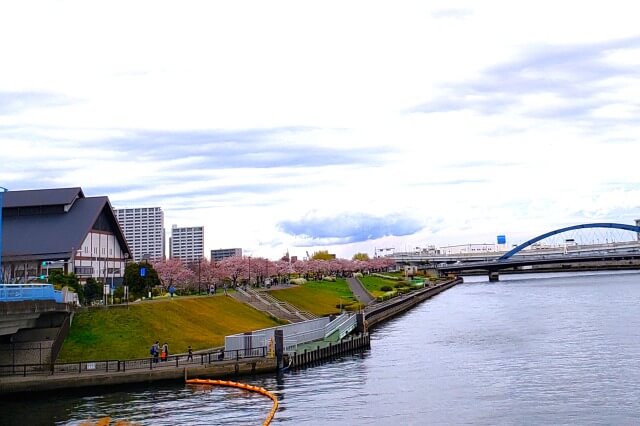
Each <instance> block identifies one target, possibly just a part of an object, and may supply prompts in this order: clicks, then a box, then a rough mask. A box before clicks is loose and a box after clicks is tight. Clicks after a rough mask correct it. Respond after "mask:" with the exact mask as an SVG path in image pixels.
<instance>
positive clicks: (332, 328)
mask: <svg viewBox="0 0 640 426" xmlns="http://www.w3.org/2000/svg"><path fill="white" fill-rule="evenodd" d="M357 325H358V320H357V318H356V316H355V314H351V315H350V314H342V315H340V316H339V317H338V318H336V319H335V320H333V321H332V322H330V323H329V324H327V326H326V327H325V333H324V337H325V338H326V337H329V336H330V335H332V334H333V333H335V332H336V331H339V332H340V339H342V338H343V337H345V336H346V335H347V334H349V333H351V332H352V331H353V330H354V329H355V328H356V327H357Z"/></svg>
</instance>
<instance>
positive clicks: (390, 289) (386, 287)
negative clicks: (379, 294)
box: [380, 285, 393, 291]
mask: <svg viewBox="0 0 640 426" xmlns="http://www.w3.org/2000/svg"><path fill="white" fill-rule="evenodd" d="M392 290H393V288H391V286H388V285H383V286H382V287H380V291H392Z"/></svg>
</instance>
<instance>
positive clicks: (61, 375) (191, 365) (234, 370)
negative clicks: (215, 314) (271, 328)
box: [0, 279, 462, 394]
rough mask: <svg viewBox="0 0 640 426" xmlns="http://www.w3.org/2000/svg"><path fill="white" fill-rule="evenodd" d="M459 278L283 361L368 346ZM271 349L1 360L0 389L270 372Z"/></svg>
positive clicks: (306, 360)
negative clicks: (160, 357) (389, 324)
mask: <svg viewBox="0 0 640 426" xmlns="http://www.w3.org/2000/svg"><path fill="white" fill-rule="evenodd" d="M460 282H462V280H461V279H452V280H450V281H447V282H444V283H441V284H438V285H434V286H431V287H426V288H423V289H421V290H417V291H415V292H411V293H408V294H406V295H402V296H399V297H396V298H393V299H391V300H388V301H385V302H379V303H372V304H370V305H369V306H367V307H366V308H365V310H364V312H361V313H359V314H357V315H358V317H360V318H361V319H359V320H358V321H357V323H358V325H357V333H355V334H349V333H350V331H351V330H352V328H351V327H349V329H348V330H347V329H345V330H342V331H339V334H334V333H330V334H328V335H325V337H324V338H322V339H319V340H313V341H309V342H308V343H303V344H300V345H297V347H296V348H295V349H294V350H293V352H291V349H289V351H288V352H287V353H286V357H287V360H288V361H287V362H286V363H285V364H284V367H287V366H289V367H292V368H296V367H303V366H305V365H310V364H312V363H315V362H319V361H322V360H324V359H330V358H333V357H336V356H340V355H342V354H344V353H348V352H351V351H358V350H362V349H363V348H367V347H369V344H370V341H369V333H368V332H367V330H366V329H367V327H372V326H375V325H376V324H379V323H381V322H383V321H386V320H387V319H389V318H392V317H393V316H395V315H397V314H399V313H401V312H404V311H406V310H408V309H410V308H412V307H413V306H415V305H416V304H418V303H421V302H422V301H424V300H426V299H428V298H430V297H432V296H435V295H436V294H438V293H440V292H442V291H445V290H447V289H449V288H451V287H452V286H454V285H456V284H458V283H460ZM316 321H317V320H316ZM347 334H349V335H347ZM285 344H286V342H285ZM227 349H229V348H227ZM273 355H274V354H273V352H272V350H271V349H270V348H267V347H252V348H248V349H240V350H222V349H216V350H211V351H208V352H202V353H194V354H193V358H190V357H189V356H188V355H186V354H179V355H173V356H170V357H168V359H167V361H165V362H162V361H160V362H157V361H156V362H154V360H153V359H152V358H142V359H134V360H124V361H119V360H107V361H81V362H74V363H65V364H30V365H26V364H25V365H5V366H0V394H16V393H24V392H33V391H51V390H56V389H73V388H86V387H103V386H112V385H122V384H129V383H145V382H153V381H158V380H184V379H186V378H189V377H195V376H197V377H209V378H220V377H228V376H237V375H249V374H260V373H273V372H275V371H277V370H278V368H279V365H278V360H277V359H276V357H274V356H273ZM280 367H281V366H280Z"/></svg>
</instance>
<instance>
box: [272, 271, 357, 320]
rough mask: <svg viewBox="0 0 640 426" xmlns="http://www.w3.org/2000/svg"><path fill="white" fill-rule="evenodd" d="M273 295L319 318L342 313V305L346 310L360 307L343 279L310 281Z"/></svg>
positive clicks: (273, 292)
mask: <svg viewBox="0 0 640 426" xmlns="http://www.w3.org/2000/svg"><path fill="white" fill-rule="evenodd" d="M271 294H272V295H273V296H274V297H275V298H277V299H279V300H282V301H284V302H289V303H291V304H292V305H294V306H297V307H298V308H300V309H302V310H304V311H307V312H311V313H312V314H315V315H319V316H325V315H330V314H337V313H340V308H339V306H340V305H341V304H342V306H344V307H345V308H346V309H357V308H358V306H359V304H358V302H357V300H356V299H355V297H354V296H353V293H352V292H351V290H350V289H349V285H348V284H347V282H346V280H344V279H341V278H338V279H337V280H336V281H335V282H328V281H309V282H307V283H306V284H303V285H300V286H292V287H291V288H287V289H282V290H274V291H272V292H271Z"/></svg>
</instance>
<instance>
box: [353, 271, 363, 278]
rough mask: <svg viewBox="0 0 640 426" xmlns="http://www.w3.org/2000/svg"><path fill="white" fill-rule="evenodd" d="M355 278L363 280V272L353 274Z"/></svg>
mask: <svg viewBox="0 0 640 426" xmlns="http://www.w3.org/2000/svg"><path fill="white" fill-rule="evenodd" d="M353 277H354V278H362V272H356V273H355V274H353Z"/></svg>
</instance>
